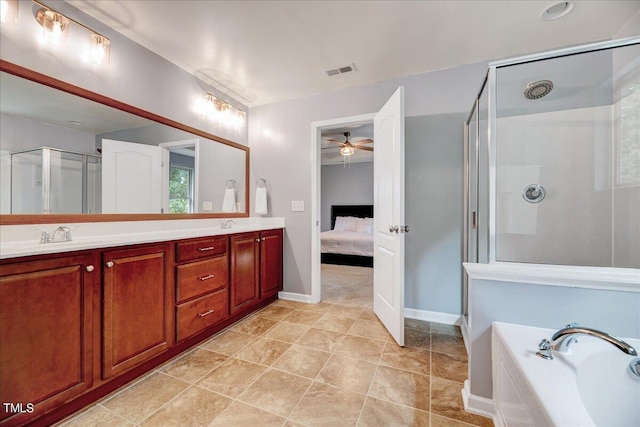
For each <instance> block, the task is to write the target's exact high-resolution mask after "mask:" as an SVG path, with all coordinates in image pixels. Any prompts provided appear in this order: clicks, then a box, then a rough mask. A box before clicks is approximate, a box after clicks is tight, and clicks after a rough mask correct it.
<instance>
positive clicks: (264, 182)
mask: <svg viewBox="0 0 640 427" xmlns="http://www.w3.org/2000/svg"><path fill="white" fill-rule="evenodd" d="M260 184H262V186H261V185H260ZM256 187H258V188H267V180H266V179H264V178H259V179H258V181H256Z"/></svg>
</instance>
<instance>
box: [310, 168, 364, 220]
mask: <svg viewBox="0 0 640 427" xmlns="http://www.w3.org/2000/svg"><path fill="white" fill-rule="evenodd" d="M321 177H322V183H321V184H320V185H321V189H322V190H321V192H322V196H321V202H322V207H321V210H322V212H321V218H322V219H321V220H320V231H327V230H331V206H332V205H373V162H366V163H352V164H351V167H347V168H345V167H344V166H343V165H326V166H322V171H321Z"/></svg>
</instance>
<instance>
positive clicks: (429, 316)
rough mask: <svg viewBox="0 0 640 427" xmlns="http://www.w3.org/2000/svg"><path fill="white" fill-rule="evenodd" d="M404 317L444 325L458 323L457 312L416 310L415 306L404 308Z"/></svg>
mask: <svg viewBox="0 0 640 427" xmlns="http://www.w3.org/2000/svg"><path fill="white" fill-rule="evenodd" d="M404 317H405V318H408V319H416V320H424V321H427V322H435V323H442V324H445V325H458V324H459V323H460V315H459V314H450V313H441V312H439V311H427V310H418V309H416V308H405V309H404Z"/></svg>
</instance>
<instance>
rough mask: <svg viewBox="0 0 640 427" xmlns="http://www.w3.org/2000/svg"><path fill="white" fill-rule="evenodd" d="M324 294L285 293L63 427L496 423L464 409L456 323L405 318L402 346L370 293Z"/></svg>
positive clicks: (461, 356)
mask: <svg viewBox="0 0 640 427" xmlns="http://www.w3.org/2000/svg"><path fill="white" fill-rule="evenodd" d="M369 270H370V269H369ZM324 273H325V271H324V269H323V274H324ZM338 273H340V271H338ZM323 284H324V276H323ZM323 286H324V285H323ZM323 299H324V294H323ZM338 300H339V301H340V302H343V300H340V299H338ZM326 301H329V302H326ZM326 301H323V302H321V303H320V304H316V305H310V304H302V303H297V302H292V301H283V300H279V301H276V302H274V303H273V304H271V305H269V306H267V307H265V308H264V309H262V310H260V311H259V312H257V313H254V314H252V315H251V316H249V317H247V318H245V319H243V320H242V321H241V322H239V323H236V324H235V325H233V326H231V327H230V328H228V329H227V330H225V331H223V332H221V333H220V334H218V335H216V336H214V337H213V338H211V339H210V340H208V341H205V342H203V343H202V344H201V345H199V346H197V347H196V348H194V349H192V350H190V351H189V352H187V353H185V354H182V355H180V356H178V357H176V358H175V359H173V360H171V361H169V362H168V363H166V364H164V365H162V366H160V367H158V368H157V369H156V370H154V371H153V372H151V373H149V374H148V375H147V376H145V377H144V378H142V379H139V380H138V381H137V382H135V383H133V384H131V385H129V386H127V387H125V388H124V389H122V390H120V391H118V392H117V393H116V394H113V395H111V396H108V397H106V398H105V399H104V400H102V401H100V402H98V403H97V404H95V405H92V406H91V407H89V408H87V409H86V410H84V411H83V412H81V413H79V414H77V415H75V416H74V417H73V418H71V419H70V420H68V421H65V422H64V423H62V425H64V426H65V427H71V426H83V427H86V426H134V425H139V426H172V425H175V426H211V427H214V426H216V427H217V426H233V427H241V426H249V427H262V426H284V427H295V426H331V427H335V426H375V427H379V426H429V425H430V426H434V427H444V426H447V427H463V426H469V425H476V426H492V422H491V420H489V419H487V418H483V417H479V416H477V415H472V414H469V413H467V412H465V411H464V409H463V407H462V398H461V394H460V390H461V389H462V387H463V385H462V382H463V381H464V380H465V378H466V373H467V367H466V365H467V357H466V352H465V347H464V343H463V341H462V338H461V336H460V332H459V329H458V328H457V327H453V326H448V325H441V324H436V323H428V322H421V321H416V320H410V319H407V321H406V323H405V340H406V346H405V347H404V348H402V347H399V346H398V345H397V344H396V343H395V342H394V341H393V339H392V338H391V337H390V336H389V335H388V334H387V332H386V330H385V329H384V327H383V326H382V325H381V324H380V322H379V321H378V320H377V318H376V317H375V315H374V314H373V312H372V310H371V308H370V300H368V299H366V300H363V301H362V303H363V305H344V304H334V303H333V302H335V301H336V299H332V297H331V296H330V295H327V298H326ZM354 301H355V300H351V301H350V302H351V303H352V304H353V303H354Z"/></svg>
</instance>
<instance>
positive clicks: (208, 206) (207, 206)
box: [202, 202, 213, 211]
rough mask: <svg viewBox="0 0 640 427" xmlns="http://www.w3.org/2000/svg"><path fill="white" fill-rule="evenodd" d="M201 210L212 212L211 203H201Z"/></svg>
mask: <svg viewBox="0 0 640 427" xmlns="http://www.w3.org/2000/svg"><path fill="white" fill-rule="evenodd" d="M202 210H203V211H212V210H213V202H202Z"/></svg>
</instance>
